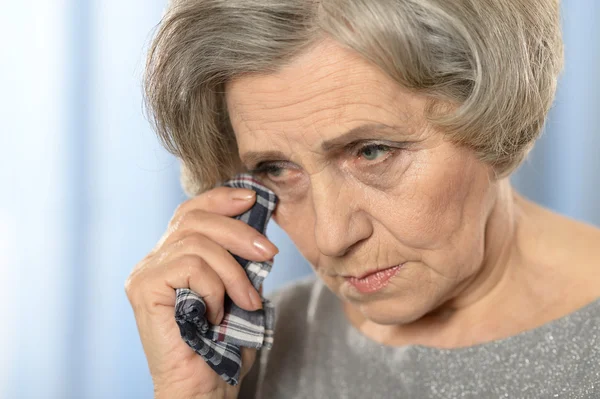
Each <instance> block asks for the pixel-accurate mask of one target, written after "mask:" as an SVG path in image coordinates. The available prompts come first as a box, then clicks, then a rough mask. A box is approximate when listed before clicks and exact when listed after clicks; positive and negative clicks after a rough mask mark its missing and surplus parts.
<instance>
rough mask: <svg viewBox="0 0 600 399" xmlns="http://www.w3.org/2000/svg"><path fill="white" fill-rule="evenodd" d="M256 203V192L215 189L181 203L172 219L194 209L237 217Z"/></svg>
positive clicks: (229, 188) (244, 189)
mask: <svg viewBox="0 0 600 399" xmlns="http://www.w3.org/2000/svg"><path fill="white" fill-rule="evenodd" d="M255 202H256V192H255V191H254V190H250V189H247V188H232V187H217V188H214V189H212V190H209V191H206V192H204V193H202V194H200V195H198V196H196V197H194V198H190V199H189V200H187V201H185V202H183V203H181V204H180V205H179V206H178V207H177V209H176V210H175V213H174V215H173V219H177V217H179V216H182V215H184V214H186V213H187V212H189V211H192V210H194V209H202V210H204V211H207V212H211V213H216V214H218V215H223V216H237V215H240V214H242V213H243V212H245V211H247V210H248V209H250V207H251V206H252V205H254V203H255Z"/></svg>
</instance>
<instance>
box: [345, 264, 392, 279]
mask: <svg viewBox="0 0 600 399" xmlns="http://www.w3.org/2000/svg"><path fill="white" fill-rule="evenodd" d="M400 265H401V263H398V264H396V265H392V266H386V267H382V268H379V269H374V270H371V271H368V272H366V273H363V274H361V275H358V276H354V275H352V274H348V275H343V276H342V277H344V278H356V279H359V280H360V279H363V278H365V277H368V276H370V275H371V274H375V273H377V272H381V271H383V270H387V269H391V268H392V267H396V266H400Z"/></svg>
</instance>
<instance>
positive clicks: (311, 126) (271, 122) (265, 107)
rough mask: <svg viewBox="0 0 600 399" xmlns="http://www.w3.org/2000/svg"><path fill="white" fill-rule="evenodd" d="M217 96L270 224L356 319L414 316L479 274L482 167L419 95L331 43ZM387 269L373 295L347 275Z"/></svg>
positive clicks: (484, 203) (486, 194)
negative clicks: (438, 127) (274, 200)
mask: <svg viewBox="0 0 600 399" xmlns="http://www.w3.org/2000/svg"><path fill="white" fill-rule="evenodd" d="M226 92H227V105H228V109H229V112H230V116H231V122H232V125H233V128H234V130H235V134H236V138H237V143H238V146H239V154H240V156H241V159H242V161H243V162H244V164H245V165H246V166H247V167H248V169H249V170H254V171H255V172H254V173H256V174H257V175H258V177H259V178H260V179H261V180H262V181H263V182H264V183H265V184H266V185H267V186H268V187H270V188H271V189H272V190H273V191H274V192H275V193H276V194H277V195H278V197H279V200H280V202H279V204H278V206H277V209H276V212H275V214H274V216H273V217H274V220H275V221H276V222H277V224H278V225H279V226H281V228H283V229H284V230H285V231H286V232H287V233H288V235H289V236H290V238H291V239H292V240H293V241H294V243H295V245H296V246H297V247H298V249H299V251H300V252H301V253H302V254H303V255H304V256H305V257H306V259H307V260H308V261H309V262H310V263H311V265H312V266H313V268H314V270H315V271H316V273H317V274H318V275H319V277H320V278H321V279H322V280H323V281H324V282H325V284H326V285H327V286H328V287H329V288H330V289H331V290H332V291H333V292H334V293H336V295H338V296H339V297H340V298H342V299H344V300H346V301H347V302H349V303H350V304H352V305H353V306H354V307H355V309H357V310H358V311H360V312H361V313H362V314H363V315H364V317H366V318H368V319H370V320H372V321H373V322H376V323H379V324H402V323H408V322H411V321H414V320H416V319H418V318H420V317H421V316H423V315H424V314H426V313H428V312H429V311H431V310H432V309H434V308H435V307H437V306H438V305H440V304H441V303H443V302H444V301H446V300H448V299H450V298H451V297H452V296H453V295H455V294H456V292H457V290H458V289H459V288H460V287H462V285H463V284H464V283H465V282H467V281H469V280H470V279H471V278H472V277H473V276H474V275H475V274H476V273H477V272H478V271H479V269H480V267H481V264H482V260H483V256H484V247H485V242H484V233H485V228H486V222H487V219H488V216H489V214H490V212H491V209H492V204H493V200H494V183H493V181H491V179H490V176H491V173H490V169H489V167H487V166H486V165H485V164H483V163H482V162H480V161H478V160H477V159H476V158H475V156H474V154H473V153H472V152H471V151H469V150H467V149H465V148H461V147H458V146H455V145H453V144H451V143H450V142H448V141H445V140H444V135H443V134H442V133H440V132H438V131H435V130H434V129H433V128H432V127H431V126H429V125H428V124H427V123H426V120H425V118H424V108H425V105H426V101H425V98H423V97H421V96H418V95H415V94H413V93H410V92H409V91H407V90H405V89H403V88H401V87H399V86H397V85H396V84H395V83H394V82H393V81H392V80H391V79H390V78H388V77H387V75H385V74H384V73H383V72H381V71H380V70H379V69H377V68H376V67H375V66H373V65H372V64H370V63H368V62H366V61H365V60H364V59H362V58H361V57H360V56H358V55H357V54H356V53H354V52H351V51H349V50H345V49H343V48H342V47H341V46H339V45H337V44H336V43H335V42H333V41H324V42H322V43H321V44H319V45H318V46H316V47H314V48H313V49H312V50H311V51H309V52H307V53H305V54H304V55H302V56H301V57H299V58H297V59H296V60H295V61H294V62H293V63H291V64H289V65H288V66H286V67H285V68H284V69H282V70H281V71H280V72H278V73H277V74H270V75H251V76H245V77H243V78H239V79H237V80H234V81H232V82H230V83H229V84H228V86H227V88H226ZM395 265H401V267H400V269H399V271H398V273H397V274H395V276H394V277H393V278H391V279H390V280H389V281H388V283H387V285H385V286H384V287H383V288H381V289H378V290H376V291H375V292H369V293H364V292H361V290H358V289H356V288H355V286H353V285H352V284H350V282H349V281H348V278H347V277H348V276H354V277H360V276H363V275H364V274H365V273H367V272H371V271H375V270H382V269H387V268H390V267H392V266H395ZM281 267H285V265H282V266H281ZM371 283H372V284H371V286H372V285H373V282H371ZM375 285H377V284H375ZM375 288H376V287H375Z"/></svg>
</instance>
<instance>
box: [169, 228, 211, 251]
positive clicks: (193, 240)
mask: <svg viewBox="0 0 600 399" xmlns="http://www.w3.org/2000/svg"><path fill="white" fill-rule="evenodd" d="M207 241H208V238H207V237H206V236H205V235H203V234H201V233H198V232H192V233H190V234H188V235H186V236H184V237H182V238H180V239H179V240H177V241H176V243H175V245H176V246H177V247H180V248H194V249H200V248H204V247H206V244H207Z"/></svg>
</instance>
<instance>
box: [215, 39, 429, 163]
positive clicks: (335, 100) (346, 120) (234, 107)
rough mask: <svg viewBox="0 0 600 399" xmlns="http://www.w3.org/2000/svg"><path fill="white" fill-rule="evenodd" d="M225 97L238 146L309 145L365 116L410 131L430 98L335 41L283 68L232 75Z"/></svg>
mask: <svg viewBox="0 0 600 399" xmlns="http://www.w3.org/2000/svg"><path fill="white" fill-rule="evenodd" d="M226 96H227V107H228V112H229V115H230V119H231V123H232V126H233V128H234V131H235V134H236V139H237V141H238V147H239V149H240V153H242V152H244V151H249V150H257V149H262V150H264V149H266V148H267V147H286V146H287V147H290V146H302V145H303V146H306V147H311V146H314V145H319V143H320V142H321V141H324V140H331V139H333V138H335V137H336V136H338V135H340V134H342V133H343V132H346V131H348V130H350V129H353V128H355V127H357V126H359V125H363V124H366V123H372V124H386V125H394V126H395V125H399V124H400V125H405V128H406V130H409V129H411V128H415V126H416V125H417V124H419V123H422V122H423V118H422V113H423V109H424V104H425V99H424V98H422V97H420V96H416V95H414V94H412V93H409V92H408V91H407V90H406V89H403V88H402V87H400V86H399V85H397V84H396V83H395V82H394V81H393V80H392V79H391V78H389V77H388V76H387V75H385V74H384V73H383V72H382V71H381V70H380V69H378V68H377V67H376V66H374V65H373V64H371V63H370V62H368V61H367V60H365V59H364V58H362V57H361V56H360V55H359V54H357V53H356V52H354V51H351V50H347V49H345V48H343V47H341V46H339V45H337V44H336V43H335V42H324V43H321V44H319V45H317V46H315V47H314V48H312V49H311V50H309V51H308V52H306V53H304V54H302V55H301V56H299V57H297V58H296V59H295V60H293V62H291V63H289V64H287V65H286V66H285V67H284V68H282V69H281V70H280V71H279V72H277V73H273V74H268V75H258V74H256V75H248V76H244V77H241V78H238V79H235V80H232V81H231V82H229V83H228V84H227V86H226ZM278 149H280V150H281V149H282V148H278Z"/></svg>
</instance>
